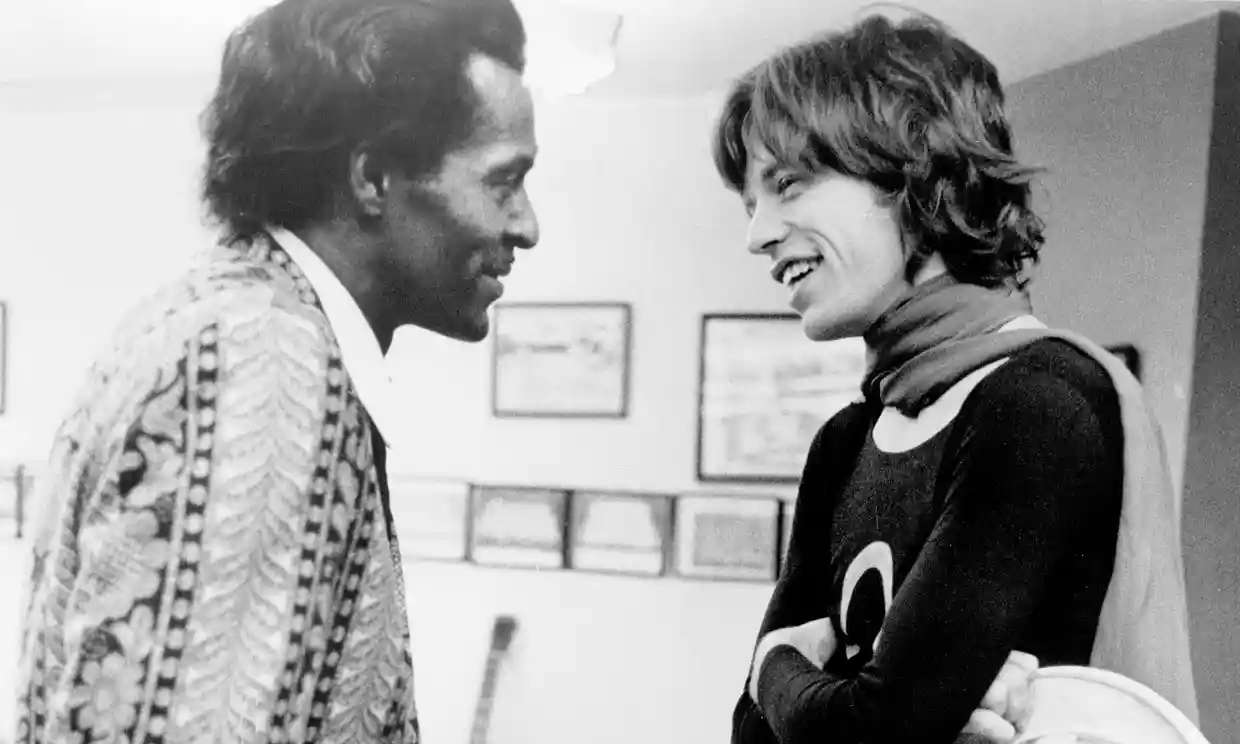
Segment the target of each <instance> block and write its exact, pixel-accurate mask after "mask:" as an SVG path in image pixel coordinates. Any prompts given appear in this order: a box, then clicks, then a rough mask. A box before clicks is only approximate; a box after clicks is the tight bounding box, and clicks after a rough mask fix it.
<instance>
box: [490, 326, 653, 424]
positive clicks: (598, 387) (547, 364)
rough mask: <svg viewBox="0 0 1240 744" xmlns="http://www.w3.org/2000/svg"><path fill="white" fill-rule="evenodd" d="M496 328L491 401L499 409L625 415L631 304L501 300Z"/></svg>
mask: <svg viewBox="0 0 1240 744" xmlns="http://www.w3.org/2000/svg"><path fill="white" fill-rule="evenodd" d="M493 335H494V337H495V341H494V354H493V364H492V376H491V401H492V411H493V412H494V414H495V415H496V416H498V417H516V416H525V417H581V418H624V417H625V416H627V415H628V409H629V353H630V344H631V339H632V328H631V308H630V306H629V305H628V304H625V303H525V304H505V305H497V306H496V307H495V327H494V329H493Z"/></svg>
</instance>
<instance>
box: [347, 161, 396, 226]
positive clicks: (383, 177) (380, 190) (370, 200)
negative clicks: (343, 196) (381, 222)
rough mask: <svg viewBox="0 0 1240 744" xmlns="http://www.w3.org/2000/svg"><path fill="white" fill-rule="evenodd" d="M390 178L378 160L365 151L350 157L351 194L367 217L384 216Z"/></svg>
mask: <svg viewBox="0 0 1240 744" xmlns="http://www.w3.org/2000/svg"><path fill="white" fill-rule="evenodd" d="M389 186H390V178H389V177H388V174H387V172H385V171H384V170H383V169H382V168H380V167H379V163H378V162H377V160H376V159H375V158H374V157H373V156H372V155H371V154H370V153H368V152H366V151H365V150H360V149H359V150H355V151H354V152H353V154H352V155H350V156H349V193H350V194H352V196H353V200H354V201H355V202H356V203H357V206H358V209H359V210H361V212H362V214H364V215H366V216H367V217H378V216H380V215H382V214H383V208H384V202H385V201H386V197H387V192H388V187H389Z"/></svg>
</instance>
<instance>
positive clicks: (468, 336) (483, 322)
mask: <svg viewBox="0 0 1240 744" xmlns="http://www.w3.org/2000/svg"><path fill="white" fill-rule="evenodd" d="M490 332H491V321H490V319H489V318H488V317H487V316H486V315H485V314H483V316H482V318H480V319H477V320H472V321H471V320H465V319H461V322H458V323H454V324H453V325H452V327H451V328H447V329H444V330H441V331H440V332H439V333H440V334H442V335H444V336H447V337H448V338H451V339H455V340H457V341H464V342H465V343H470V344H476V343H478V342H479V341H484V340H486V337H487V336H488V335H489V334H490Z"/></svg>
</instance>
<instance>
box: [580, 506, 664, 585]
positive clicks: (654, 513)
mask: <svg viewBox="0 0 1240 744" xmlns="http://www.w3.org/2000/svg"><path fill="white" fill-rule="evenodd" d="M674 502H675V499H674V497H673V496H671V495H664V494H653V493H636V492H621V491H599V490H584V491H574V492H573V494H572V501H571V506H570V512H571V518H570V525H569V553H568V563H569V566H570V567H571V568H573V569H574V570H578V571H594V572H599V573H620V574H632V575H639V576H662V575H664V574H665V573H666V571H667V567H668V562H669V561H668V559H669V554H670V552H671V551H670V548H671V543H672V505H673V503H674Z"/></svg>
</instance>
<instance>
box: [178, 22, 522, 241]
mask: <svg viewBox="0 0 1240 744" xmlns="http://www.w3.org/2000/svg"><path fill="white" fill-rule="evenodd" d="M525 41H526V39H525V29H524V26H523V24H522V22H521V18H520V17H519V16H518V14H517V11H516V9H515V8H514V7H513V5H512V3H511V2H510V0H283V1H282V2H280V3H279V4H277V5H274V6H272V7H270V8H268V9H267V10H265V11H264V12H262V13H260V14H258V15H257V16H255V17H254V18H252V19H251V20H249V21H248V22H247V23H246V24H244V25H243V26H241V27H240V28H238V29H237V30H236V31H234V32H233V34H232V35H231V36H230V37H229V39H228V42H227V44H226V46H225V49H224V55H223V61H222V64H221V68H220V79H219V85H218V86H217V88H216V90H215V94H214V96H213V98H212V100H211V102H210V104H209V105H208V107H207V109H206V110H205V111H204V112H203V116H202V125H203V133H204V135H205V137H206V139H207V145H208V149H207V164H206V169H205V173H204V176H203V182H202V192H203V199H204V201H205V202H206V205H207V208H208V211H209V213H210V215H211V216H212V217H213V218H214V219H215V220H217V221H218V222H220V223H222V224H223V226H224V227H225V229H226V231H227V233H228V238H229V240H230V241H238V240H246V239H248V238H250V237H252V236H253V235H254V234H256V233H257V232H259V231H261V230H262V228H263V226H264V225H266V224H274V225H278V226H282V227H286V228H289V229H295V228H297V227H300V226H303V225H305V224H306V223H308V222H311V221H314V220H318V219H324V218H327V217H330V216H331V215H332V214H333V213H334V211H335V208H336V206H337V203H338V201H337V200H338V199H339V197H340V196H341V194H342V193H343V189H344V188H345V184H346V183H347V178H348V168H349V161H350V156H351V155H352V154H353V153H354V152H355V151H357V150H358V149H359V148H365V149H366V150H367V151H368V152H369V153H370V154H371V155H372V159H373V158H377V159H379V160H380V161H381V162H383V163H384V164H385V165H386V166H389V167H396V168H399V169H400V170H401V172H403V173H405V174H407V175H409V176H411V177H414V178H416V177H419V176H422V175H425V174H428V173H430V172H433V170H434V169H435V168H437V167H438V166H439V164H440V163H441V162H442V159H443V156H444V155H445V154H446V153H447V152H448V151H449V150H451V148H452V147H454V146H456V145H458V144H459V143H460V142H461V141H462V140H464V139H465V138H466V137H467V136H468V135H469V133H470V131H471V128H472V123H473V121H474V117H475V115H476V109H477V105H478V100H477V92H476V90H475V89H474V86H473V83H472V82H471V81H470V79H469V78H468V77H467V75H466V63H467V62H468V60H469V58H470V57H471V56H472V55H473V54H475V53H477V54H483V55H487V56H490V57H492V58H494V59H496V60H498V61H499V62H502V63H503V64H505V65H507V66H509V67H511V68H513V69H515V70H516V71H518V72H524V69H525Z"/></svg>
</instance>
